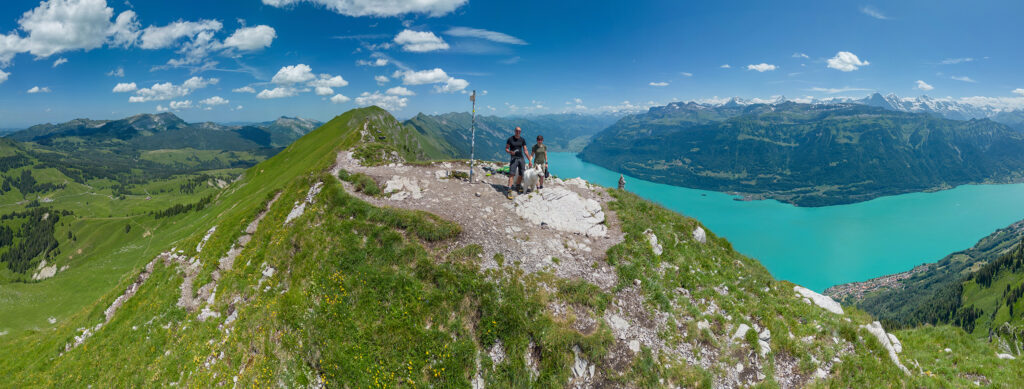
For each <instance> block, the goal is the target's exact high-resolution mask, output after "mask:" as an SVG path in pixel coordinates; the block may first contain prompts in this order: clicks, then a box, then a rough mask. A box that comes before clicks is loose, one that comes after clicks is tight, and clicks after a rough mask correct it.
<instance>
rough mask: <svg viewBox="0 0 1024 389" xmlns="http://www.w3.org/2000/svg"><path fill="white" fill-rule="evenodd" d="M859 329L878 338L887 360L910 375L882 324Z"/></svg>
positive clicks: (876, 323) (875, 323) (864, 326)
mask: <svg viewBox="0 0 1024 389" xmlns="http://www.w3.org/2000/svg"><path fill="white" fill-rule="evenodd" d="M860 327H861V328H864V329H867V330H868V332H870V333H871V334H872V335H874V336H875V338H878V342H879V343H882V347H885V349H886V350H888V351H889V359H892V362H893V363H895V364H896V366H898V367H899V368H900V370H903V372H904V373H906V374H910V370H908V369H907V368H906V366H903V364H902V363H900V357H898V356H896V353H898V351H896V348H895V346H893V344H892V340H890V339H889V336H890V335H889V334H887V333H886V332H885V329H884V328H882V323H879V322H877V321H876V322H873V323H871V324H865V325H862V326H860ZM893 338H895V337H893ZM900 349H901V350H902V346H901V347H900ZM947 350H948V349H947Z"/></svg>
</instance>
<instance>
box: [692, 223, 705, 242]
mask: <svg viewBox="0 0 1024 389" xmlns="http://www.w3.org/2000/svg"><path fill="white" fill-rule="evenodd" d="M693 240H695V241H697V242H699V243H707V241H708V234H707V233H706V232H704V228H701V227H700V226H697V228H695V229H694V230H693Z"/></svg>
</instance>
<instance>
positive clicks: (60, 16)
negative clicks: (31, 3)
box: [0, 0, 114, 58]
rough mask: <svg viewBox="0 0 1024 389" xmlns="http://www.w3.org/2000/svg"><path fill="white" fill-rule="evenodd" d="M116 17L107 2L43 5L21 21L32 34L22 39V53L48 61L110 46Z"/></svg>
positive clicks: (55, 0) (66, 0) (65, 0)
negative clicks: (70, 52) (75, 51)
mask: <svg viewBox="0 0 1024 389" xmlns="http://www.w3.org/2000/svg"><path fill="white" fill-rule="evenodd" d="M113 16H114V10H113V9H112V8H110V7H107V2H106V0H50V1H42V2H40V3H39V6H38V7H36V8H34V9H32V10H30V11H28V12H25V14H24V15H22V16H21V19H20V20H18V25H19V26H20V27H21V30H23V31H25V32H26V33H27V34H28V36H27V37H25V38H20V39H22V41H21V50H19V51H21V52H26V51H27V52H29V53H32V54H33V55H35V56H36V57H39V58H45V57H49V56H51V55H53V54H56V53H59V52H62V51H69V50H79V49H81V50H90V49H95V48H97V47H100V46H102V45H103V44H104V43H106V41H107V35H108V30H109V28H110V26H111V22H110V18H111V17H113ZM12 35H14V34H12ZM0 46H2V45H0ZM0 55H3V53H2V49H0Z"/></svg>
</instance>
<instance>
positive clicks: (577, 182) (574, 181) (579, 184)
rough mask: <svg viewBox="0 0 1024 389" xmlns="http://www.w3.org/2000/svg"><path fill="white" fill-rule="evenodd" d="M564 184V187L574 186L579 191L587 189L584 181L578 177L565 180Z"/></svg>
mask: <svg viewBox="0 0 1024 389" xmlns="http://www.w3.org/2000/svg"><path fill="white" fill-rule="evenodd" d="M564 184H565V185H572V186H576V187H579V188H581V189H587V187H588V184H587V181H585V180H583V179H582V178H579V177H576V178H570V179H568V180H565V181H564Z"/></svg>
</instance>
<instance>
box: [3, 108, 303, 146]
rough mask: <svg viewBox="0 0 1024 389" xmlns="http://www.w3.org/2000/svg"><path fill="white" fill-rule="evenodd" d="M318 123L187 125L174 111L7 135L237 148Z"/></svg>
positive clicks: (297, 133) (48, 142)
mask: <svg viewBox="0 0 1024 389" xmlns="http://www.w3.org/2000/svg"><path fill="white" fill-rule="evenodd" d="M320 124H322V123H320V122H318V121H315V120H309V119H301V118H289V117H281V118H279V119H277V120H274V121H270V122H264V123H255V124H250V125H243V126H238V125H235V126H229V125H222V124H217V123H213V122H203V123H187V122H185V121H184V120H182V119H181V118H179V117H177V116H176V115H174V114H173V113H169V112H164V113H159V114H140V115H135V116H131V117H128V118H124V119H117V120H91V119H75V120H71V121H68V122H65V123H58V124H49V123H47V124H39V125H35V126H32V127H29V128H27V129H25V130H21V131H16V132H13V133H11V134H9V135H7V137H8V138H10V139H13V140H16V141H20V142H34V143H37V144H40V145H45V146H54V145H58V144H60V143H62V142H72V143H80V142H83V141H84V142H86V143H91V144H97V145H129V146H131V147H134V148H138V149H146V150H155V149H179V148H195V149H207V150H236V151H237V150H251V149H256V148H279V147H284V146H287V145H288V144H290V143H291V142H292V141H294V140H295V139H298V138H299V137H301V136H302V135H305V134H306V133H308V132H309V131H312V130H313V129H314V128H316V127H319V126H320Z"/></svg>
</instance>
